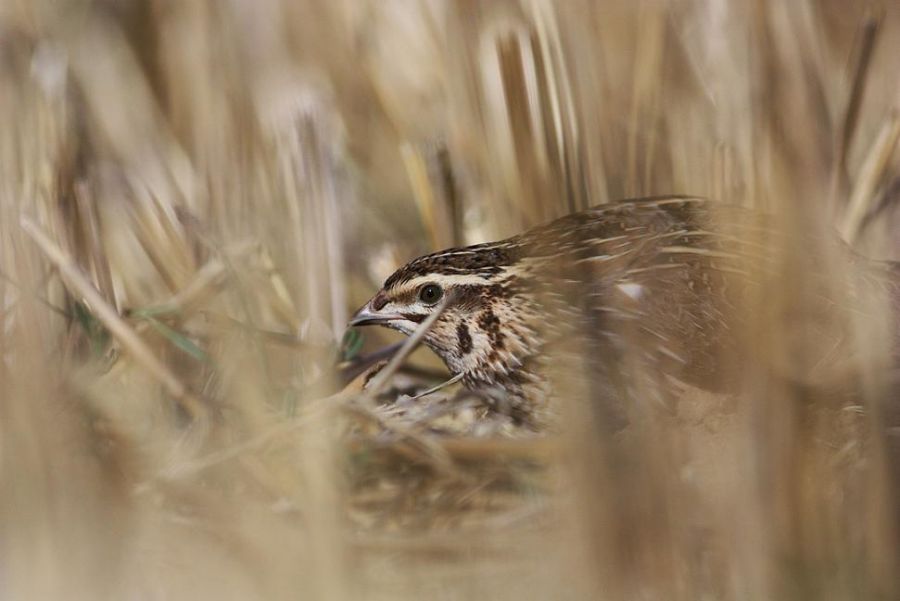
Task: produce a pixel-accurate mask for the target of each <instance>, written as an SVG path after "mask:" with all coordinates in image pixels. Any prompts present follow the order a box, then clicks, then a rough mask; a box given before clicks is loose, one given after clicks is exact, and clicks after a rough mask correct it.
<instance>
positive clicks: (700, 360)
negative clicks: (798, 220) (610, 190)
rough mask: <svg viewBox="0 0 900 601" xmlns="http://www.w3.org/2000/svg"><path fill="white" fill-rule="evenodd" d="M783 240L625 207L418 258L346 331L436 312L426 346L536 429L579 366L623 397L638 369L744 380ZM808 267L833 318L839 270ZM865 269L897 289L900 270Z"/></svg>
mask: <svg viewBox="0 0 900 601" xmlns="http://www.w3.org/2000/svg"><path fill="white" fill-rule="evenodd" d="M785 236H786V234H785V232H783V231H781V230H780V229H779V228H777V227H774V226H773V224H772V219H771V218H770V217H769V216H767V215H763V214H761V213H758V212H756V211H753V210H749V209H742V208H739V207H736V206H730V205H727V204H726V203H724V202H720V201H714V200H708V199H705V198H702V197H693V196H659V197H652V198H640V199H627V200H622V201H617V202H613V203H608V204H604V205H599V206H596V207H594V208H591V209H588V210H585V211H582V212H577V213H573V214H570V215H566V216H564V217H561V218H559V219H557V220H555V221H552V222H550V223H547V224H544V225H540V226H538V227H536V228H534V229H531V230H528V231H526V232H524V233H521V234H518V235H515V236H513V237H511V238H507V239H504V240H500V241H496V242H489V243H484V244H477V245H474V246H467V247H458V248H450V249H447V250H442V251H439V252H435V253H431V254H427V255H424V256H421V257H418V258H415V259H413V260H411V261H410V262H408V263H407V264H405V265H404V266H402V267H401V268H400V269H398V270H397V271H395V272H394V273H393V274H392V275H391V276H390V277H388V278H387V280H385V282H384V285H383V286H382V288H381V289H380V290H379V291H378V292H377V293H376V294H375V295H374V296H373V297H372V298H371V299H370V300H369V301H368V302H367V303H366V304H365V305H363V306H362V307H361V308H360V309H359V310H358V311H357V312H356V313H355V315H354V316H353V317H352V319H351V320H350V322H349V325H350V326H351V327H354V326H364V325H379V326H383V327H387V328H391V329H394V330H397V331H400V332H402V333H404V334H406V335H410V334H412V333H413V332H414V331H415V330H416V328H418V327H419V326H420V324H422V323H423V322H424V321H425V320H426V319H427V318H428V317H429V316H431V315H432V314H434V313H435V312H439V313H440V315H439V316H438V317H437V318H436V320H435V321H434V322H433V323H432V325H431V327H430V329H429V330H428V331H427V332H426V333H425V335H424V338H423V342H424V344H425V345H426V346H428V347H429V348H430V349H431V350H432V351H434V352H435V353H436V354H437V355H438V356H439V357H440V358H441V359H442V360H443V361H444V363H445V364H446V366H447V368H448V369H449V371H450V373H451V374H452V375H453V376H454V378H455V379H458V380H461V382H462V383H463V385H464V386H465V387H466V388H469V389H472V390H493V391H498V392H500V393H502V395H503V396H504V397H505V398H506V399H507V401H508V404H507V406H508V407H511V408H512V409H513V413H514V415H516V416H518V417H519V418H520V419H523V420H526V421H527V420H529V419H530V418H532V417H534V416H535V415H539V414H541V415H543V412H544V411H545V409H546V407H547V404H548V400H547V399H548V398H552V397H553V395H554V386H555V384H554V381H553V375H554V373H558V372H559V368H560V366H561V365H571V363H572V360H573V357H574V358H577V359H580V362H578V364H579V366H580V369H582V370H587V371H588V372H590V373H592V377H594V378H595V380H597V379H599V380H600V381H601V382H600V383H601V384H602V385H607V384H609V385H610V386H612V387H613V388H616V387H618V386H620V385H621V382H622V380H623V378H622V374H623V373H625V371H626V370H627V368H628V366H631V367H634V366H635V365H637V366H639V367H640V369H641V370H643V371H644V372H646V373H650V374H656V375H658V376H660V377H661V378H662V377H664V378H665V379H670V378H671V379H673V380H675V381H681V382H683V383H686V384H688V385H692V386H697V387H700V388H703V389H706V390H712V391H722V390H728V389H729V386H732V385H733V382H734V380H735V379H736V378H737V377H739V376H740V373H736V371H737V372H739V371H740V366H741V361H742V358H741V357H740V356H739V354H738V353H740V352H741V350H742V348H743V346H745V345H742V344H741V341H740V339H739V330H740V327H741V325H742V324H741V323H740V320H741V318H742V316H741V312H742V311H743V310H744V309H743V307H744V306H745V304H746V301H747V298H749V297H752V295H753V294H756V293H758V292H759V290H760V283H759V280H760V278H764V277H765V273H767V270H768V271H777V270H778V269H780V268H781V267H779V266H778V265H775V263H776V262H777V255H776V253H775V251H774V250H773V249H776V248H778V247H779V245H780V244H781V241H782V240H783V239H784V238H785ZM801 254H803V253H801ZM838 254H840V255H841V256H844V255H846V256H847V257H849V258H848V261H855V260H856V259H855V258H854V257H853V253H852V252H844V250H840V251H838ZM803 261H805V262H804V264H803V266H802V267H801V269H807V268H810V269H819V270H820V271H824V273H822V274H821V277H819V278H818V279H817V280H816V279H813V280H811V281H813V282H814V283H815V282H818V283H819V284H821V286H820V287H821V290H817V291H815V292H814V293H813V294H812V297H814V298H817V299H820V300H821V299H824V300H822V302H819V301H816V302H817V303H818V304H820V305H822V306H823V307H825V308H824V309H823V310H822V314H823V315H824V317H822V319H823V320H825V321H827V320H830V319H831V317H832V314H834V313H835V309H834V308H835V307H837V306H838V305H839V301H836V300H833V298H832V297H833V296H834V295H831V296H829V294H828V290H827V289H828V285H827V282H828V278H829V277H830V275H831V274H832V273H836V272H837V271H838V270H837V269H836V268H835V269H830V270H829V269H826V270H822V265H821V261H819V260H818V259H816V258H815V257H808V258H807V257H803V258H802V262H803ZM760 265H762V266H763V269H762V271H761V272H759V273H757V272H756V271H755V270H756V268H757V267H758V266H760ZM850 271H853V269H851V270H850ZM866 271H867V273H868V271H873V272H878V273H877V274H876V275H875V276H872V280H871V281H874V282H877V283H879V284H882V283H884V282H888V283H889V287H890V288H891V290H892V291H896V289H897V285H896V281H897V278H896V273H898V271H900V270H897V269H896V268H895V267H893V266H888V267H886V268H884V269H881V270H879V269H877V268H872V269H871V270H869V268H868V267H866ZM782 275H783V274H782ZM866 281H869V280H866ZM817 311H818V309H816V310H814V311H812V313H814V314H817ZM744 317H745V316H744ZM825 329H828V328H825ZM838 329H840V327H838ZM827 336H830V337H831V338H832V339H839V338H841V336H842V334H841V333H840V332H838V333H833V332H829V333H828V334H827ZM826 345H827V343H823V345H822V346H823V348H824V347H825V346H826ZM573 371H577V370H573ZM558 380H559V378H557V382H556V384H558ZM613 381H616V382H613ZM632 392H633V391H632Z"/></svg>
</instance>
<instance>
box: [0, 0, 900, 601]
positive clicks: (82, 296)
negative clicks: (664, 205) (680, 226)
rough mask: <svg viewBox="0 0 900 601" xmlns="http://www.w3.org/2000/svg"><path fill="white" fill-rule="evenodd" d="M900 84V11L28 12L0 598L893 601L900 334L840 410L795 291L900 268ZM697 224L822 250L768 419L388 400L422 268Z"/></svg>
mask: <svg viewBox="0 0 900 601" xmlns="http://www.w3.org/2000/svg"><path fill="white" fill-rule="evenodd" d="M898 74H900V4H897V3H896V2H891V1H889V0H885V1H884V2H882V3H880V4H879V3H878V2H871V3H868V2H849V1H845V0H819V1H814V0H791V1H790V2H788V1H783V0H748V1H746V2H741V1H738V0H732V1H728V0H636V1H625V0H593V1H591V0H566V1H563V0H559V1H556V2H553V1H551V0H519V1H515V0H496V1H488V0H483V1H477V0H431V1H424V0H423V1H421V2H414V1H412V0H330V1H325V0H291V1H289V0H254V1H252V2H251V1H249V0H247V1H243V2H242V1H231V2H225V1H218V0H93V1H91V0H66V1H65V2H57V1H51V0H2V1H0V116H2V118H0V122H2V124H3V126H2V131H0V478H2V491H3V492H2V495H0V597H2V598H9V599H57V598H59V599H62V598H65V599H105V598H110V599H122V598H135V599H282V598H285V599H287V598H292V599H293V598H309V599H336V600H339V599H616V600H618V599H660V600H663V599H665V600H675V599H684V600H700V599H734V600H745V599H789V600H794V599H797V600H799V599H817V600H818V599H891V598H896V595H898V594H900V577H898V574H900V556H898V551H900V547H898V541H900V535H898V527H897V519H898V517H900V504H898V496H897V491H898V490H900V488H898V487H900V439H898V434H897V433H898V432H900V399H898V398H897V392H896V391H897V387H896V385H895V384H894V380H893V375H892V370H891V362H890V357H889V355H890V350H889V344H890V332H891V331H892V328H894V327H895V326H894V322H895V321H896V317H897V316H896V314H894V313H893V311H892V310H891V307H890V306H889V302H888V299H886V298H872V299H863V300H860V301H858V302H859V303H861V305H865V306H859V307H857V308H858V309H859V310H858V311H857V312H855V313H854V315H856V316H857V317H856V318H855V319H853V320H852V323H851V324H850V327H849V332H850V335H849V339H850V340H849V343H848V344H849V347H850V348H851V349H853V352H852V353H850V354H849V356H848V357H846V361H845V362H844V363H845V367H846V369H845V370H843V371H837V372H835V373H828V374H821V373H819V372H817V371H816V366H815V365H809V361H810V357H811V356H812V352H811V351H812V350H813V349H811V348H810V347H811V345H813V344H814V342H812V341H813V340H814V338H813V337H808V336H806V334H805V330H804V323H805V322H804V321H803V316H804V314H803V307H804V302H805V300H804V299H805V296H804V295H805V291H806V285H807V284H808V283H809V278H808V276H807V274H806V273H804V272H802V271H800V270H797V269H794V270H793V271H792V270H791V269H792V268H796V266H797V265H798V264H800V263H802V261H799V262H798V261H794V260H793V259H795V258H797V257H804V256H806V254H807V253H808V252H809V251H810V249H809V248H807V247H806V246H804V244H801V243H799V242H797V241H798V240H801V239H803V240H805V239H806V238H802V237H801V235H800V233H799V232H801V231H802V232H807V231H810V232H814V233H815V232H818V233H819V234H821V235H822V236H837V235H840V236H841V237H843V238H844V239H845V240H846V241H847V242H849V243H850V244H851V245H853V246H854V247H855V248H857V249H858V250H859V252H861V253H862V254H865V255H868V256H870V257H873V258H891V257H893V258H900V236H898V235H897V231H898V229H897V228H898V226H900V213H898V211H897V210H896V206H897V203H896V200H897V195H898V193H900V152H898V151H897V149H896V146H897V141H898V138H900V113H898V110H900V75H898ZM668 193H686V194H699V195H705V196H710V197H714V198H716V199H719V200H723V201H727V202H731V203H736V204H741V205H745V206H749V207H756V208H759V209H763V210H765V211H767V212H769V213H771V214H773V215H775V216H776V218H777V219H779V220H781V221H782V222H783V223H784V224H786V225H787V227H788V229H790V230H791V231H797V232H798V234H797V236H796V240H794V241H793V242H789V243H786V244H785V245H784V248H783V249H779V252H780V254H781V256H782V258H783V263H784V265H785V266H786V267H785V271H784V273H785V274H788V275H786V276H785V277H784V278H782V279H777V280H772V281H770V282H769V283H768V286H767V287H766V288H765V289H764V293H763V294H762V295H761V296H760V298H749V299H747V307H745V310H746V311H748V312H750V314H752V315H754V319H753V324H754V328H753V329H754V331H753V332H751V333H749V334H752V335H748V336H747V337H746V338H747V344H748V345H754V346H753V352H754V353H755V355H756V356H758V357H760V358H762V359H764V360H762V361H760V362H759V365H753V366H747V367H746V374H745V382H746V385H745V386H744V387H743V390H742V391H741V392H740V393H739V394H733V395H713V394H711V393H705V392H700V391H696V390H688V389H685V390H680V391H679V395H680V397H681V399H680V401H679V402H678V404H677V405H676V407H675V408H674V409H673V410H672V411H669V412H664V411H660V412H659V413H660V414H661V415H658V416H653V417H648V418H647V419H646V420H645V422H644V423H638V424H635V425H634V426H633V427H631V428H630V430H629V431H628V432H626V433H625V434H624V436H625V437H626V438H627V442H626V443H623V444H622V445H621V447H620V446H615V448H614V447H613V445H610V444H607V441H606V440H604V436H605V435H604V434H603V433H600V432H592V431H590V430H589V429H588V430H587V431H585V428H580V427H579V426H580V425H583V424H582V423H581V422H579V420H578V418H577V415H578V411H577V410H574V411H569V412H566V413H565V415H568V416H569V422H568V423H564V424H563V425H562V426H561V427H560V429H559V431H557V432H554V433H553V434H548V435H545V436H533V435H525V434H524V433H521V432H516V431H514V429H512V428H511V427H510V425H509V424H506V423H499V422H497V423H494V422H491V421H490V420H487V421H482V420H478V419H476V417H477V414H476V412H475V411H474V409H472V407H471V406H470V405H467V404H466V403H467V402H468V401H467V400H466V399H465V397H464V396H460V395H458V394H456V393H455V392H452V391H451V392H446V391H442V392H441V393H439V394H435V395H432V396H431V397H426V398H425V399H422V400H421V401H418V402H409V401H408V400H407V399H406V398H405V396H404V395H407V394H409V392H411V391H412V390H415V389H417V388H418V389H421V388H424V387H427V386H430V385H433V384H435V383H436V382H438V381H440V380H441V379H442V377H443V376H442V375H441V374H442V372H441V371H440V370H441V367H440V364H439V362H436V361H435V359H434V358H433V357H431V356H430V355H429V354H428V353H426V352H423V351H417V352H416V353H415V354H414V355H413V358H412V361H411V363H408V364H401V362H399V361H397V362H395V363H392V364H390V365H389V366H388V367H387V368H385V370H383V371H382V372H380V375H379V376H376V377H375V379H374V381H372V382H370V385H369V386H368V387H367V388H366V389H365V391H362V388H361V386H362V385H361V380H360V378H359V377H358V376H359V372H360V371H361V370H363V369H364V368H365V367H366V365H367V364H368V363H371V362H372V358H373V357H375V356H376V355H372V353H376V354H377V353H378V352H379V349H381V348H383V347H384V346H385V345H386V344H388V343H389V342H396V341H397V340H398V339H396V338H391V337H390V336H386V335H384V334H383V333H380V332H374V331H367V332H365V337H366V338H365V340H364V341H363V340H362V339H360V338H359V337H358V335H355V334H353V335H349V336H348V337H346V338H344V337H343V331H344V324H345V323H346V321H347V317H348V315H349V313H350V310H352V309H354V308H355V307H356V306H358V305H359V304H361V303H362V302H363V301H364V300H365V299H366V298H367V297H368V296H369V295H370V294H371V293H373V292H374V291H375V290H376V289H377V287H378V285H379V283H380V281H381V280H382V279H383V278H384V277H385V276H387V275H388V274H389V273H390V272H391V271H392V270H393V269H394V268H396V267H397V266H399V265H401V264H402V263H403V262H405V261H406V260H407V259H409V258H411V257H413V256H415V255H417V254H421V253H423V252H425V251H428V250H432V249H436V248H443V247H446V246H450V245H453V244H460V243H474V242H480V241H484V240H491V239H496V238H499V237H501V236H505V235H510V234H513V233H516V232H519V231H521V230H523V229H524V228H526V227H528V226H530V225H535V224H538V223H541V222H543V221H546V220H548V219H551V218H553V217H555V216H559V215H563V214H565V213H568V212H570V211H573V210H577V209H579V208H583V207H587V206H590V205H593V204H598V203H603V202H607V201H610V200H615V199H619V198H626V197H634V196H644V195H654V194H668ZM823 256H825V257H826V258H827V254H826V255H823ZM824 271H825V272H826V273H829V269H827V268H826V269H825V270H824ZM829 275H834V276H835V279H837V276H838V274H836V273H834V274H831V273H829ZM785 373H787V374H790V375H792V376H797V374H800V375H799V376H797V377H793V378H787V379H785V378H781V377H778V376H779V375H783V374H785ZM821 381H826V382H827V383H828V386H827V387H824V388H823V387H821V386H816V384H817V383H819V382H821ZM672 385H673V386H674V385H675V384H672ZM573 396H578V395H575V394H574V393H573ZM570 400H571V399H570ZM663 413H664V415H662V414H663Z"/></svg>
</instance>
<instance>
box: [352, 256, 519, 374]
mask: <svg viewBox="0 0 900 601" xmlns="http://www.w3.org/2000/svg"><path fill="white" fill-rule="evenodd" d="M518 249H519V247H518V246H517V244H516V243H515V241H514V240H508V241H503V242H499V243H492V244H483V245H478V246H471V247H467V248H456V249H450V250H446V251H442V252H439V253H434V254H430V255H426V256H423V257H419V258H417V259H414V260H413V261H411V262H409V263H407V264H406V265H404V266H403V267H401V268H400V269H398V270H397V271H396V272H395V273H394V274H393V275H391V276H390V277H389V278H388V279H387V280H386V281H385V282H384V286H383V287H382V288H381V290H379V291H378V293H377V294H376V295H375V296H374V297H372V299H371V300H369V302H368V303H366V304H365V305H364V306H363V307H362V308H361V309H360V310H359V311H357V313H356V315H354V317H353V318H352V319H351V321H350V325H351V326H362V325H380V326H384V327H388V328H392V329H394V330H399V331H400V332H403V333H404V334H407V335H408V334H411V333H412V332H413V331H415V329H416V328H417V327H418V326H419V324H421V323H422V322H423V321H425V320H426V319H427V318H428V317H429V316H430V315H432V314H433V313H434V312H435V311H441V314H440V316H439V317H438V318H437V319H436V321H435V322H434V323H433V325H432V327H431V328H430V329H429V331H428V332H427V333H426V334H425V336H424V338H423V341H424V343H425V344H426V345H427V346H428V347H429V348H431V349H432V350H433V351H434V352H435V353H436V354H437V355H438V356H440V357H441V359H443V360H444V362H445V363H446V364H447V367H448V368H449V369H450V371H451V372H452V373H453V374H454V375H459V374H462V375H463V376H464V380H463V381H464V382H467V383H468V384H470V385H474V384H476V383H487V384H495V383H496V381H497V380H498V379H500V378H502V377H503V376H506V375H509V374H510V373H511V372H513V371H515V370H516V369H517V368H518V367H519V366H521V364H522V362H523V361H524V359H525V357H526V356H528V355H530V354H531V353H532V352H533V347H534V345H535V342H536V340H535V335H534V329H533V327H532V324H531V323H529V316H530V315H531V313H530V312H529V311H528V303H527V295H526V294H525V293H524V287H523V278H522V277H521V275H522V274H521V272H520V269H519V267H520V266H519V253H518Z"/></svg>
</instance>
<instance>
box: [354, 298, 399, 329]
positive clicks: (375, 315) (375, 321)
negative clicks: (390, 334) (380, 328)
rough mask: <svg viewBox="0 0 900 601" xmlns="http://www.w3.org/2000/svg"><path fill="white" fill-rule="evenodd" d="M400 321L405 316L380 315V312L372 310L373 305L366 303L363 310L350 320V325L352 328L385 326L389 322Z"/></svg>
mask: <svg viewBox="0 0 900 601" xmlns="http://www.w3.org/2000/svg"><path fill="white" fill-rule="evenodd" d="M398 319H403V316H402V315H400V314H399V313H379V312H378V311H373V310H372V303H371V302H369V303H366V304H365V305H363V307H362V309H360V310H359V311H357V312H356V315H354V316H353V317H352V318H350V323H349V324H348V325H349V326H350V327H351V328H352V327H354V326H372V325H383V324H385V323H387V322H389V321H397V320H398Z"/></svg>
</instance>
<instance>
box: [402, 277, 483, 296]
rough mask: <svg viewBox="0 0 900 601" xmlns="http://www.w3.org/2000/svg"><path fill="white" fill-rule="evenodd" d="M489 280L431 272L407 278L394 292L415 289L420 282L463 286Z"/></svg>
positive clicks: (479, 284)
mask: <svg viewBox="0 0 900 601" xmlns="http://www.w3.org/2000/svg"><path fill="white" fill-rule="evenodd" d="M488 282H489V280H488V279H487V278H485V277H482V276H478V275H457V274H449V273H432V274H428V275H420V276H416V277H415V278H413V279H411V280H408V281H406V282H404V283H403V284H401V285H400V286H399V287H397V288H396V292H397V293H398V294H401V293H403V292H406V291H408V290H415V289H416V288H418V287H419V286H421V285H422V284H439V285H442V286H465V285H467V284H471V285H476V286H484V285H485V284H486V283H488Z"/></svg>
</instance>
